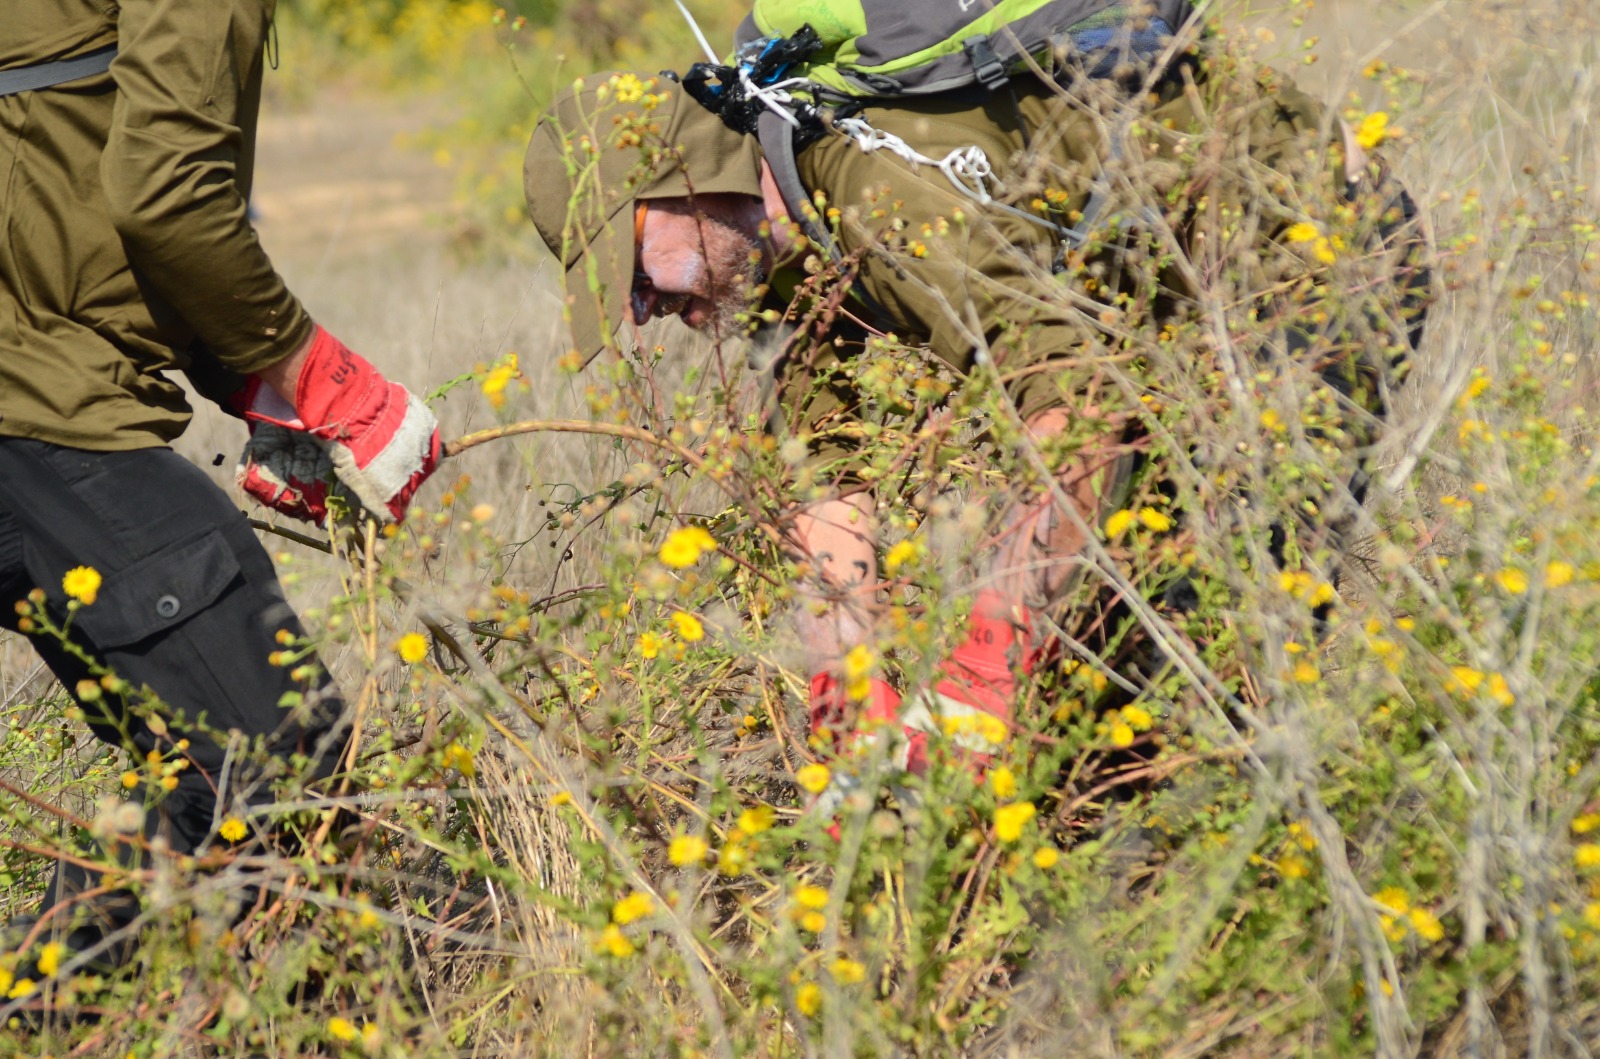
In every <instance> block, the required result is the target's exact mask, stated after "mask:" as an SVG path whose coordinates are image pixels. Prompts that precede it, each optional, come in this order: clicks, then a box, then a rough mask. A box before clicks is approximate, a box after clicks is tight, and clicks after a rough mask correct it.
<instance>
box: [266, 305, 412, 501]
mask: <svg viewBox="0 0 1600 1059" xmlns="http://www.w3.org/2000/svg"><path fill="white" fill-rule="evenodd" d="M275 399H276V394H274V393H273V391H272V389H271V387H268V386H264V385H262V384H261V382H260V380H259V379H256V380H252V385H251V386H250V387H247V388H246V390H245V391H244V393H243V394H241V396H240V400H241V401H242V402H243V403H244V405H245V408H246V411H245V413H244V415H245V418H246V419H248V420H250V421H252V422H256V423H263V424H271V425H273V426H278V427H283V428H286V429H288V430H290V431H294V432H304V434H306V435H308V436H309V437H311V438H314V439H316V440H318V441H320V442H321V443H322V444H323V446H324V447H325V452H326V456H327V459H328V460H329V462H330V463H331V465H332V470H333V475H334V476H335V477H336V478H338V480H339V482H340V484H341V485H343V486H344V487H345V489H347V490H348V491H349V492H350V493H351V494H352V495H354V497H355V498H356V500H357V501H359V502H360V504H361V506H362V507H364V508H366V509H367V511H369V512H372V513H374V514H377V515H383V514H387V515H388V516H390V517H391V518H396V519H398V518H400V517H401V516H402V515H404V514H405V510H406V506H407V505H408V504H410V502H411V498H412V497H413V496H415V495H416V492H417V490H418V489H419V488H420V487H421V485H422V483H423V482H424V481H425V480H426V479H427V477H428V475H430V474H432V473H433V470H434V468H435V467H437V466H438V465H439V454H440V451H441V445H440V442H439V425H438V422H437V421H436V420H435V419H434V418H433V413H432V412H430V411H429V410H428V406H427V405H426V404H424V403H423V402H422V400H421V399H420V398H418V397H417V396H416V395H415V394H412V393H410V392H409V391H408V390H406V388H405V387H404V386H401V385H400V384H399V383H394V382H390V381H389V380H388V379H385V378H384V377H383V376H382V375H381V374H380V373H379V372H378V369H376V368H374V367H373V366H372V365H371V364H369V363H368V362H367V361H366V360H364V359H363V358H361V357H360V356H358V355H356V354H355V353H353V352H351V351H350V350H349V348H347V347H346V346H345V344H344V343H342V342H340V341H339V340H338V339H337V338H334V337H333V336H332V335H330V334H328V332H327V331H324V330H323V329H322V328H321V327H320V326H319V327H318V328H317V330H316V334H315V335H314V336H313V337H312V339H311V345H310V347H309V348H308V349H307V350H306V359H305V363H304V364H303V365H302V366H301V368H300V381H299V382H298V383H297V384H296V385H295V394H294V407H293V408H292V409H289V408H286V407H284V403H283V401H282V400H281V399H276V400H275ZM274 403H276V405H277V407H276V408H274V407H273V405H274ZM254 440H255V439H254V437H252V442H253V441H254ZM281 445H282V441H281V439H278V440H275V443H274V448H281ZM247 455H249V453H248V450H247ZM256 463H257V466H258V467H260V466H263V463H262V461H261V460H260V459H257V461H256ZM287 466H288V469H289V470H290V471H291V473H293V472H297V471H298V470H300V469H302V468H306V467H309V466H310V464H309V463H308V462H306V461H304V460H299V459H291V460H289V462H288V465H287ZM266 469H267V470H268V471H270V472H271V473H270V475H268V476H266V477H265V478H264V479H263V480H264V483H265V484H264V485H263V488H262V490H260V491H258V490H254V489H252V488H251V486H250V485H249V484H248V483H247V482H246V480H245V478H244V477H241V483H242V484H245V488H246V489H247V490H248V491H250V492H251V495H252V496H256V497H257V498H261V497H262V495H263V492H269V491H272V490H277V492H276V494H275V499H274V500H271V501H267V502H268V503H269V504H270V505H271V506H274V507H279V506H280V503H281V502H282V500H283V498H284V496H285V492H284V491H283V490H284V489H288V488H294V490H295V491H296V492H297V493H298V494H299V495H300V496H301V497H302V498H304V506H305V508H306V510H308V511H310V510H313V509H314V504H315V501H313V500H312V498H311V497H310V496H309V494H308V493H307V491H306V489H303V488H299V487H298V486H297V485H296V482H295V480H294V479H293V478H283V477H281V476H279V474H278V467H277V466H271V467H267V468H266ZM280 483H281V485H282V486H283V489H280V488H279V485H280ZM280 509H281V508H280Z"/></svg>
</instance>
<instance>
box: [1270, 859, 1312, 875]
mask: <svg viewBox="0 0 1600 1059" xmlns="http://www.w3.org/2000/svg"><path fill="white" fill-rule="evenodd" d="M1275 867H1276V868H1277V869H1278V874H1279V875H1282V876H1283V877H1284V878H1285V879H1304V878H1305V877H1306V876H1307V875H1310V874H1311V865H1310V864H1308V863H1307V862H1306V859H1305V858H1304V857H1302V856H1300V855H1299V854H1298V853H1286V854H1284V855H1283V856H1282V857H1280V858H1278V863H1277V864H1276V865H1275Z"/></svg>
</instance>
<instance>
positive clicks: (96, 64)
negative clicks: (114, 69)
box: [0, 44, 117, 96]
mask: <svg viewBox="0 0 1600 1059" xmlns="http://www.w3.org/2000/svg"><path fill="white" fill-rule="evenodd" d="M116 57H117V46H116V45H115V44H108V45H106V46H105V47H104V48H100V49H98V50H97V51H92V52H90V53H89V54H87V55H80V56H78V57H77V58H76V59H62V60H61V61H60V62H53V63H39V64H38V65H36V66H18V67H15V68H13V69H10V70H0V96H14V95H16V94H17V93H18V92H37V91H38V90H39V89H41V88H53V87H55V86H56V85H64V84H66V83H67V82H68V81H79V80H82V79H83V78H85V77H93V76H94V75H95V74H103V73H105V72H106V71H107V70H109V69H110V68H111V60H112V59H115V58H116Z"/></svg>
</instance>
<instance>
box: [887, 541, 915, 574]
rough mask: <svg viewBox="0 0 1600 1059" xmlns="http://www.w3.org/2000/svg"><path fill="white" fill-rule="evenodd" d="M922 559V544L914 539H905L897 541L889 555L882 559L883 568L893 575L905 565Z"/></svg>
mask: <svg viewBox="0 0 1600 1059" xmlns="http://www.w3.org/2000/svg"><path fill="white" fill-rule="evenodd" d="M921 557H922V542H921V541H920V540H917V539H916V538H915V537H907V538H906V539H905V540H903V541H899V542H898V543H896V544H895V545H894V546H893V547H892V548H890V549H889V553H888V554H887V555H885V556H884V557H883V568H884V569H885V570H887V571H888V572H889V573H891V574H894V573H898V572H899V571H900V568H901V567H902V566H905V565H906V564H907V563H914V562H916V561H917V560H918V559H920V558H921Z"/></svg>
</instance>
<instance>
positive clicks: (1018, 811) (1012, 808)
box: [994, 802, 1037, 842]
mask: <svg viewBox="0 0 1600 1059" xmlns="http://www.w3.org/2000/svg"><path fill="white" fill-rule="evenodd" d="M1036 811H1037V810H1035V809H1034V807H1033V803H1032V802H1012V803H1011V804H1010V805H1002V806H999V807H997V808H996V809H995V811H994V833H995V837H996V838H998V839H999V840H1000V841H1002V842H1015V841H1016V840H1017V839H1019V838H1021V837H1022V828H1023V827H1024V826H1025V825H1026V824H1027V822H1028V821H1029V820H1032V819H1033V814H1034V813H1035V812H1036Z"/></svg>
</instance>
